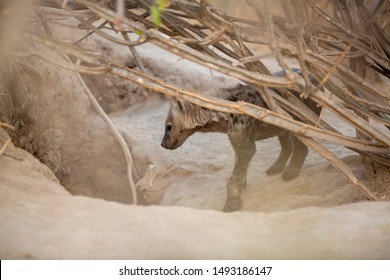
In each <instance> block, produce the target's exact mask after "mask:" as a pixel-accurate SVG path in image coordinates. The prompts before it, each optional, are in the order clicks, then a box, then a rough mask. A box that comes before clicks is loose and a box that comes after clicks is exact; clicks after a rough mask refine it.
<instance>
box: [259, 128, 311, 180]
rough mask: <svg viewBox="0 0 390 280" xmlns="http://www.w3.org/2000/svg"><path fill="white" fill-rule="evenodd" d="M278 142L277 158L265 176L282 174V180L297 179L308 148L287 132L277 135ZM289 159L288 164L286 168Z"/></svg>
mask: <svg viewBox="0 0 390 280" xmlns="http://www.w3.org/2000/svg"><path fill="white" fill-rule="evenodd" d="M279 142H280V146H281V150H280V154H279V157H278V159H277V160H276V161H275V162H274V163H273V164H272V165H271V166H270V168H268V170H267V174H268V175H274V174H278V173H281V172H283V174H282V178H283V180H284V181H289V180H292V179H294V178H296V177H298V175H299V172H300V171H301V168H302V165H303V163H304V162H305V159H306V156H307V154H308V148H307V147H306V145H305V144H303V143H302V142H301V141H300V140H299V139H298V138H297V137H296V136H294V135H292V134H291V133H289V132H287V131H285V132H282V133H281V134H280V135H279ZM290 157H291V158H290ZM289 159H290V162H289V164H288V165H287V167H286V164H287V161H288V160H289Z"/></svg>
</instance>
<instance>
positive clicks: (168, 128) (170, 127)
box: [165, 123, 172, 131]
mask: <svg viewBox="0 0 390 280" xmlns="http://www.w3.org/2000/svg"><path fill="white" fill-rule="evenodd" d="M165 130H166V131H171V130H172V124H170V123H168V124H167V126H166V127H165Z"/></svg>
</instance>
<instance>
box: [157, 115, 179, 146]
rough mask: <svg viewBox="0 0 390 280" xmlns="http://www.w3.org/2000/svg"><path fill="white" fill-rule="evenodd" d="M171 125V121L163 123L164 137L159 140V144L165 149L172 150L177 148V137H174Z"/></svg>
mask: <svg viewBox="0 0 390 280" xmlns="http://www.w3.org/2000/svg"><path fill="white" fill-rule="evenodd" d="M172 129H173V126H172V123H170V122H167V123H166V124H165V134H164V137H163V139H162V141H161V146H162V147H164V148H165V149H169V150H173V149H176V148H177V142H178V139H177V138H176V137H174V136H175V135H174V133H173V131H172Z"/></svg>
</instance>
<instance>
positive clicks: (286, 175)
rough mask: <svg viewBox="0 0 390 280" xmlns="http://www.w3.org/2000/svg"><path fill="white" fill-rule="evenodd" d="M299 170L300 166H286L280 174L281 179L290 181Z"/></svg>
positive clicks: (295, 176)
mask: <svg viewBox="0 0 390 280" xmlns="http://www.w3.org/2000/svg"><path fill="white" fill-rule="evenodd" d="M300 171H301V170H300V168H286V169H285V170H284V171H283V174H282V179H283V181H290V180H292V179H295V178H297V177H298V175H299V172H300Z"/></svg>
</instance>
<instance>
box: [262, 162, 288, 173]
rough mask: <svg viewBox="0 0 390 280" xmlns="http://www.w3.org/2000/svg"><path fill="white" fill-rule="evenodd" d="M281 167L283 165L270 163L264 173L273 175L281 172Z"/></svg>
mask: <svg viewBox="0 0 390 280" xmlns="http://www.w3.org/2000/svg"><path fill="white" fill-rule="evenodd" d="M283 169H284V166H280V165H278V164H272V165H271V166H270V168H268V169H267V171H266V173H267V175H275V174H279V173H281V172H282V171H283Z"/></svg>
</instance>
